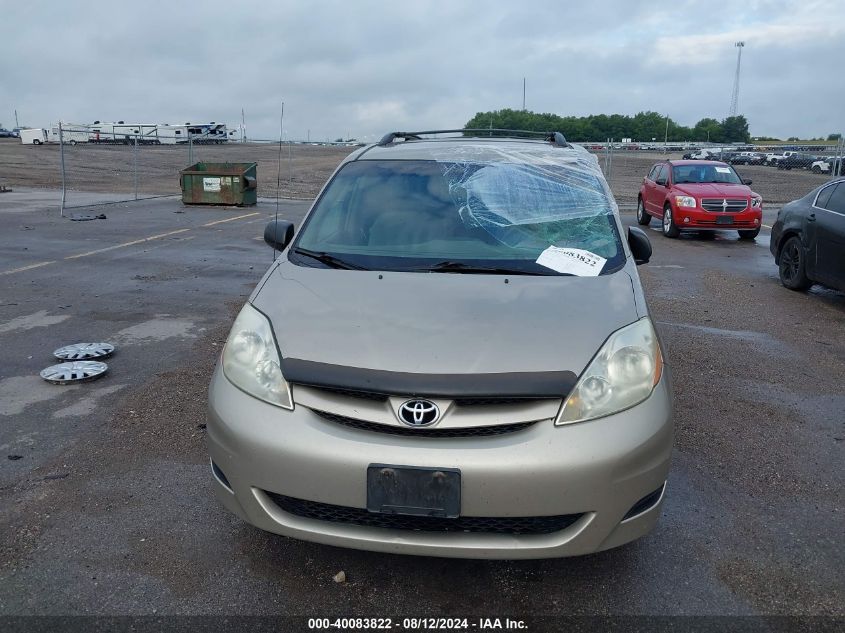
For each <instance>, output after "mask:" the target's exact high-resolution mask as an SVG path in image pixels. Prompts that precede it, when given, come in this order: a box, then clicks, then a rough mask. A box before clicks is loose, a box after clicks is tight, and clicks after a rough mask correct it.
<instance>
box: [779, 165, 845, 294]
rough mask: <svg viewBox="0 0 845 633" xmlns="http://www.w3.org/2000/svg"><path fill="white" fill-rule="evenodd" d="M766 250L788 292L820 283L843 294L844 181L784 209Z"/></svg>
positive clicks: (844, 254)
mask: <svg viewBox="0 0 845 633" xmlns="http://www.w3.org/2000/svg"><path fill="white" fill-rule="evenodd" d="M769 248H770V250H771V251H772V255H774V256H775V262H776V263H777V265H778V272H779V274H780V280H781V282H782V283H783V285H784V286H786V287H787V288H790V289H792V290H806V289H807V288H809V287H810V286H812V285H813V284H814V283H819V284H824V285H825V286H829V287H830V288H836V289H837V290H844V291H845V179H839V180H834V181H833V182H829V183H826V184H824V185H822V186H821V187H817V188H816V189H813V190H812V191H811V192H810V193H808V194H807V195H806V196H804V197H803V198H800V199H798V200H795V201H794V202H790V203H789V204H786V205H784V206H783V208H782V209H781V210H780V211H779V212H778V217H777V220H776V221H775V223H774V224H773V225H772V239H771V242H770V245H769Z"/></svg>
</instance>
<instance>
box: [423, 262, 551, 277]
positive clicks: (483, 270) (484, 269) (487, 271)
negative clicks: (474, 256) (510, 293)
mask: <svg viewBox="0 0 845 633" xmlns="http://www.w3.org/2000/svg"><path fill="white" fill-rule="evenodd" d="M417 270H420V271H428V272H432V273H468V274H482V275H548V274H550V273H542V272H532V271H528V270H522V269H519V268H505V267H501V266H478V265H476V264H467V263H464V262H453V261H445V262H438V263H436V264H434V265H432V266H429V267H427V268H418V269H417Z"/></svg>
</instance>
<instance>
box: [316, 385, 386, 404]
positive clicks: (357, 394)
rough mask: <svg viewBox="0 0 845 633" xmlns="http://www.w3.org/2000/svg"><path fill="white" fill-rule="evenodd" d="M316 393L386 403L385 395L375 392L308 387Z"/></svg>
mask: <svg viewBox="0 0 845 633" xmlns="http://www.w3.org/2000/svg"><path fill="white" fill-rule="evenodd" d="M308 388H309V389H315V390H317V391H325V392H327V393H332V394H336V395H338V396H344V397H346V398H358V399H360V400H375V401H376V402H386V401H387V394H384V393H378V392H376V391H358V390H355V389H340V388H337V387H308Z"/></svg>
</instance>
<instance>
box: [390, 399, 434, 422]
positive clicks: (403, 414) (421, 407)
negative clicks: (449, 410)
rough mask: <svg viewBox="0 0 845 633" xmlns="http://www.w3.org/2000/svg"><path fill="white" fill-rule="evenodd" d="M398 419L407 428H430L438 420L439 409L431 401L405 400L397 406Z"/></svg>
mask: <svg viewBox="0 0 845 633" xmlns="http://www.w3.org/2000/svg"><path fill="white" fill-rule="evenodd" d="M399 419H400V420H402V422H404V423H405V424H407V425H408V426H431V425H432V424H434V423H435V422H437V420H439V419H440V409H438V408H437V405H436V404H434V403H433V402H432V401H431V400H407V401H406V402H403V403H402V404H401V405H400V406H399Z"/></svg>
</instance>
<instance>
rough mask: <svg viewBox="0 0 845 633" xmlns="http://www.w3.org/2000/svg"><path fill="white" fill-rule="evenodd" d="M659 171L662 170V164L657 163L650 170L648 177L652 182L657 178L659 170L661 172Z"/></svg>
mask: <svg viewBox="0 0 845 633" xmlns="http://www.w3.org/2000/svg"><path fill="white" fill-rule="evenodd" d="M659 171H660V165H655V166H654V167H652V168H651V171H650V172H648V176H647V177H648V179H649V180H650V181H651V182H654V181H655V180H656V179H657V172H659Z"/></svg>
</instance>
